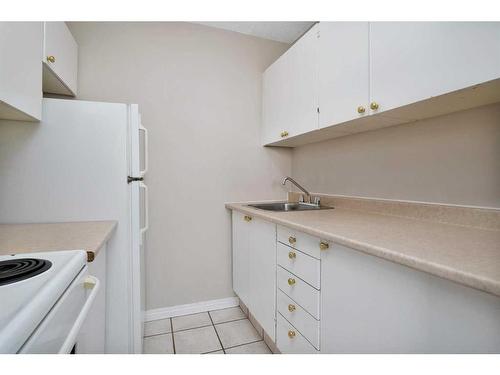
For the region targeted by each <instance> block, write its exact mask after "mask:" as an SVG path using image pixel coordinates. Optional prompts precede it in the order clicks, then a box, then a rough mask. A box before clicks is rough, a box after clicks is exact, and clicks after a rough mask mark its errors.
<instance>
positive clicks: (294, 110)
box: [262, 25, 318, 144]
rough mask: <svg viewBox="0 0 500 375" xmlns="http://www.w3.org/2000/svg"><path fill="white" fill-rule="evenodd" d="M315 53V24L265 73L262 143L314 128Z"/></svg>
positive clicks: (316, 98)
mask: <svg viewBox="0 0 500 375" xmlns="http://www.w3.org/2000/svg"><path fill="white" fill-rule="evenodd" d="M317 52H318V25H315V26H314V27H313V28H311V30H309V31H308V32H307V33H306V34H305V35H304V36H303V37H302V38H301V39H299V40H298V41H297V42H296V43H295V44H294V45H292V46H291V47H290V49H289V50H288V51H286V52H285V54H284V55H283V56H281V57H280V58H279V59H278V60H277V61H276V62H275V63H274V64H273V65H271V66H270V67H269V68H268V69H267V70H266V71H265V72H264V75H263V108H262V113H263V116H262V117H263V143H264V144H269V143H272V142H276V141H278V140H280V139H282V138H283V137H292V136H294V135H298V134H302V133H306V132H308V131H311V130H314V129H317V127H318V112H317V111H318V90H317V83H318V64H317ZM282 132H287V133H285V134H287V135H284V134H283V137H282Z"/></svg>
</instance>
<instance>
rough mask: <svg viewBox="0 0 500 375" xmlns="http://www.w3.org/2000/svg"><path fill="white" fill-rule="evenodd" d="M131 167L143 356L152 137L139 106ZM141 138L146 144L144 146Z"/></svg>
mask: <svg viewBox="0 0 500 375" xmlns="http://www.w3.org/2000/svg"><path fill="white" fill-rule="evenodd" d="M128 116H129V163H130V172H129V173H130V175H129V176H130V177H133V178H135V179H134V180H133V182H131V183H130V185H131V206H130V207H131V228H132V231H131V235H132V253H131V255H132V262H131V269H132V276H131V277H132V301H133V303H132V316H133V317H132V321H133V331H134V335H133V336H134V340H133V352H134V353H142V341H143V340H142V338H143V333H144V312H145V272H144V268H145V267H144V249H145V246H144V245H145V238H146V231H147V230H148V228H149V218H148V188H147V186H146V184H145V183H144V182H143V181H141V180H142V178H144V175H145V174H146V172H147V168H148V156H147V151H148V138H147V136H148V133H147V130H146V129H145V128H144V127H143V126H142V124H141V116H140V114H139V108H138V106H137V105H130V106H129V114H128ZM141 135H142V139H143V142H141Z"/></svg>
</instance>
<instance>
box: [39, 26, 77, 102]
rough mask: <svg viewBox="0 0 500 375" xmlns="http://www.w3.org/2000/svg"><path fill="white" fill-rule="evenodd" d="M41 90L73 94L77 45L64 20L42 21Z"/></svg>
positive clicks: (75, 80) (75, 81) (74, 89)
mask: <svg viewBox="0 0 500 375" xmlns="http://www.w3.org/2000/svg"><path fill="white" fill-rule="evenodd" d="M43 51H44V56H43V92H45V93H50V94H60V95H70V96H75V95H76V91H77V74H78V45H77V44H76V41H75V39H74V38H73V35H72V34H71V31H70V30H69V29H68V26H67V25H66V23H65V22H44V42H43Z"/></svg>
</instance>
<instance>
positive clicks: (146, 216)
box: [139, 181, 149, 242]
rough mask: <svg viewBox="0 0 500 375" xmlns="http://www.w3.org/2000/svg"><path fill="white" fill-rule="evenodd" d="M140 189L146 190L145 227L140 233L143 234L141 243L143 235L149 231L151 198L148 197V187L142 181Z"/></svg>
mask: <svg viewBox="0 0 500 375" xmlns="http://www.w3.org/2000/svg"><path fill="white" fill-rule="evenodd" d="M139 187H140V188H142V189H144V227H142V228H141V230H140V233H141V242H142V235H143V234H144V233H146V232H147V231H148V229H149V199H148V198H149V197H148V187H147V185H146V184H145V183H144V182H142V181H140V182H139Z"/></svg>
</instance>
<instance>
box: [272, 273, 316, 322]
mask: <svg viewBox="0 0 500 375" xmlns="http://www.w3.org/2000/svg"><path fill="white" fill-rule="evenodd" d="M277 278H278V288H279V289H280V290H281V291H283V292H284V293H285V294H286V295H287V296H288V297H290V298H291V299H293V300H294V301H296V302H297V303H298V304H299V305H300V306H302V307H303V308H304V309H305V310H306V311H307V312H308V313H309V314H311V315H312V316H314V317H315V318H316V319H318V320H319V318H320V317H319V311H320V309H319V303H320V295H319V290H316V289H314V288H313V287H312V286H310V285H309V284H308V283H306V282H305V281H304V280H302V279H300V278H299V277H298V276H295V275H294V274H292V273H290V272H288V271H287V270H285V269H284V268H282V267H280V266H278V272H277ZM289 279H290V280H289ZM289 281H290V283H289Z"/></svg>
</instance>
